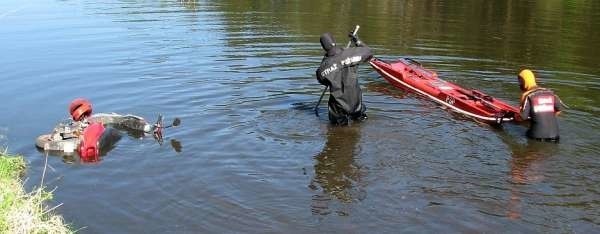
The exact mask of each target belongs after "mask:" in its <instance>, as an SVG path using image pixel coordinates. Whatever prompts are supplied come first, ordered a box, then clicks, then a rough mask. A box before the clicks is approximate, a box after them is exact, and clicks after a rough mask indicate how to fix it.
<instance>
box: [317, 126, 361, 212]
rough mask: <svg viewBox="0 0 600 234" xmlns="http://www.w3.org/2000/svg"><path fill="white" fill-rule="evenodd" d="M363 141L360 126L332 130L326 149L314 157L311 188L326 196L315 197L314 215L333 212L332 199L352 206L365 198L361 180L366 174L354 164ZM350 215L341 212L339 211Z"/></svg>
mask: <svg viewBox="0 0 600 234" xmlns="http://www.w3.org/2000/svg"><path fill="white" fill-rule="evenodd" d="M359 141H360V125H359V124H355V125H352V126H345V127H333V126H332V127H329V132H328V133H327V141H326V142H325V145H324V146H323V150H322V151H321V152H320V153H319V154H317V155H316V156H315V166H314V168H315V177H314V178H313V180H312V181H311V184H310V186H309V187H311V188H312V189H315V190H317V189H319V187H320V188H321V189H322V192H323V194H318V195H314V196H313V200H312V201H313V203H312V205H311V206H312V207H311V208H312V211H313V213H314V214H322V215H326V214H329V213H330V209H331V208H330V207H329V206H330V202H331V197H333V198H335V199H337V200H338V201H340V202H342V203H352V202H354V201H356V200H362V199H364V198H365V196H366V192H365V190H364V188H362V186H361V183H360V181H361V178H362V177H363V176H364V174H365V173H366V172H365V171H364V170H363V169H362V168H361V166H360V165H359V164H358V163H357V162H356V161H355V157H356V156H357V155H358V152H357V145H358V142H359ZM336 212H337V213H338V214H340V215H347V212H344V211H342V210H337V211H336Z"/></svg>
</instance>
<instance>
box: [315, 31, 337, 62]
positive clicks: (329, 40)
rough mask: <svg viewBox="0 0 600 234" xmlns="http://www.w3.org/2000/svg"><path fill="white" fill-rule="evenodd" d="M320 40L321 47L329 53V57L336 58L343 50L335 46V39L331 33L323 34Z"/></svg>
mask: <svg viewBox="0 0 600 234" xmlns="http://www.w3.org/2000/svg"><path fill="white" fill-rule="evenodd" d="M320 40H321V46H322V47H323V49H324V50H325V51H327V56H328V57H331V56H334V55H336V54H337V53H338V52H340V51H341V48H340V47H337V46H336V45H335V39H333V36H332V35H331V33H323V35H321V39H320Z"/></svg>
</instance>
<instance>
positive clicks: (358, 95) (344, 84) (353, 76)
mask: <svg viewBox="0 0 600 234" xmlns="http://www.w3.org/2000/svg"><path fill="white" fill-rule="evenodd" d="M349 36H350V37H351V39H352V42H353V43H354V45H355V46H356V47H349V48H341V47H339V46H336V44H335V40H334V39H333V36H331V34H330V33H324V34H323V35H322V36H321V39H320V41H321V46H322V47H323V49H324V50H325V51H326V52H327V53H326V54H325V56H324V57H323V61H321V66H320V67H319V69H317V80H318V81H319V83H321V84H322V85H325V86H329V88H330V91H331V96H330V97H329V103H328V106H329V120H330V121H331V122H332V123H334V124H340V125H345V124H348V117H350V118H351V119H353V120H365V119H367V115H366V114H365V110H366V107H365V105H364V104H363V102H362V92H361V90H360V86H359V85H358V79H357V70H358V65H359V64H360V63H363V62H366V61H369V60H370V59H371V58H372V57H373V53H372V52H371V49H370V48H369V47H367V46H366V45H365V44H364V43H362V42H361V41H360V40H359V39H358V37H357V36H356V35H354V34H352V33H350V34H349Z"/></svg>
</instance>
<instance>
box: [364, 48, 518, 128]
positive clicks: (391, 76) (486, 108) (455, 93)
mask: <svg viewBox="0 0 600 234" xmlns="http://www.w3.org/2000/svg"><path fill="white" fill-rule="evenodd" d="M370 63H371V66H372V67H373V68H375V70H376V71H377V72H379V74H381V76H383V78H385V79H386V80H387V81H388V82H390V83H391V84H392V85H394V86H396V87H398V88H401V89H404V90H409V91H412V92H416V93H419V94H421V95H423V96H425V97H428V98H430V99H431V100H433V101H435V102H437V103H439V104H441V105H444V106H446V107H448V108H450V109H451V110H453V111H455V112H458V113H460V114H463V115H465V116H468V117H471V118H473V119H475V120H478V121H482V122H485V123H489V124H502V123H503V122H507V121H515V120H518V118H519V109H518V108H517V107H514V106H511V105H509V104H507V103H505V102H503V101H501V100H498V99H496V98H493V97H491V96H489V95H486V94H484V93H482V92H480V91H477V90H468V89H464V88H462V87H460V86H458V85H456V84H453V83H450V82H447V81H444V80H442V79H440V78H438V77H437V74H436V73H435V72H432V71H429V70H426V69H425V68H423V66H422V65H421V64H420V63H419V62H417V61H414V60H412V59H409V58H403V59H400V60H398V61H394V62H385V61H383V60H380V59H377V58H374V59H372V60H371V61H370Z"/></svg>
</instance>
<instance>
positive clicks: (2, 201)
mask: <svg viewBox="0 0 600 234" xmlns="http://www.w3.org/2000/svg"><path fill="white" fill-rule="evenodd" d="M25 166H26V163H25V160H24V159H23V157H21V156H13V155H8V154H7V153H6V150H4V151H0V233H72V231H71V230H70V229H69V227H68V226H67V225H66V224H65V223H64V221H63V219H62V217H61V216H59V215H55V214H52V209H53V208H50V209H48V208H47V207H46V206H45V204H44V201H46V200H48V199H51V198H52V194H51V193H49V192H45V191H44V190H43V189H41V188H38V189H35V190H34V191H32V192H30V193H26V192H25V190H24V189H23V184H22V181H21V180H20V177H21V176H22V175H23V174H24V172H25Z"/></svg>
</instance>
